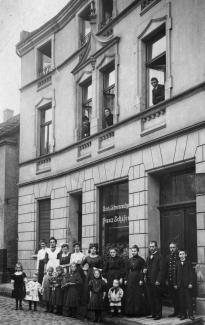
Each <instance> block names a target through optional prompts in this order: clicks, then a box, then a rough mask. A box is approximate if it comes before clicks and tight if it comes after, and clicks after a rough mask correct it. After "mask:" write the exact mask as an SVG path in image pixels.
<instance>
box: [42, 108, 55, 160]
mask: <svg viewBox="0 0 205 325" xmlns="http://www.w3.org/2000/svg"><path fill="white" fill-rule="evenodd" d="M51 143H52V108H51V106H50V105H49V106H47V107H45V108H42V109H40V155H46V154H48V153H50V152H51Z"/></svg>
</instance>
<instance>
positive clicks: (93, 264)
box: [82, 244, 103, 281]
mask: <svg viewBox="0 0 205 325" xmlns="http://www.w3.org/2000/svg"><path fill="white" fill-rule="evenodd" d="M88 253H89V255H88V256H86V258H85V259H84V260H83V263H82V265H85V264H88V265H89V269H88V281H90V280H91V279H93V277H94V276H93V271H94V270H95V269H99V270H100V271H102V267H103V261H102V258H101V257H100V256H99V255H98V244H90V245H89V251H88Z"/></svg>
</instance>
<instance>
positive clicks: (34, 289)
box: [25, 274, 41, 311]
mask: <svg viewBox="0 0 205 325" xmlns="http://www.w3.org/2000/svg"><path fill="white" fill-rule="evenodd" d="M39 293H41V285H40V283H39V282H38V275H37V274H34V275H33V279H32V280H30V281H29V282H28V283H27V284H26V297H25V300H27V301H28V302H29V310H32V303H33V305H34V311H37V301H39Z"/></svg>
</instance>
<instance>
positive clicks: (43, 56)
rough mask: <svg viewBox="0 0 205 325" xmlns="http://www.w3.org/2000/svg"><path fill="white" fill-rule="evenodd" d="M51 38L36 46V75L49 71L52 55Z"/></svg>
mask: <svg viewBox="0 0 205 325" xmlns="http://www.w3.org/2000/svg"><path fill="white" fill-rule="evenodd" d="M51 52H52V51H51V40H49V41H48V42H46V43H45V44H43V45H42V46H40V47H39V48H38V67H37V69H38V76H39V77H41V76H43V75H45V74H47V73H48V72H50V71H51V65H52V55H51Z"/></svg>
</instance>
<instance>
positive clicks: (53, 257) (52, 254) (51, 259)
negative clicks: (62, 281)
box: [46, 237, 61, 272]
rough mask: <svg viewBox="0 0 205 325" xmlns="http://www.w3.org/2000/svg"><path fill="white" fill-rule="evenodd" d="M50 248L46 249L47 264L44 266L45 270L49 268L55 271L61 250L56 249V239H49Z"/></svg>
mask: <svg viewBox="0 0 205 325" xmlns="http://www.w3.org/2000/svg"><path fill="white" fill-rule="evenodd" d="M49 242H50V248H48V249H47V253H48V263H47V265H46V270H48V268H49V267H50V266H51V267H53V269H54V272H55V270H56V267H57V266H59V259H58V254H59V253H60V251H61V249H60V248H59V247H57V239H56V238H55V237H51V238H50V240H49Z"/></svg>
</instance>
